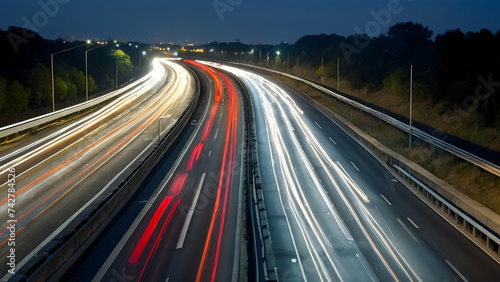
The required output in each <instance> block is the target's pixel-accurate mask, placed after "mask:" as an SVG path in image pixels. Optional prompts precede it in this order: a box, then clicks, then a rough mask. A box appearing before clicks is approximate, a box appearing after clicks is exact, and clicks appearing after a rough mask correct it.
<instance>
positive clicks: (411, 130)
mask: <svg viewBox="0 0 500 282" xmlns="http://www.w3.org/2000/svg"><path fill="white" fill-rule="evenodd" d="M384 51H385V52H386V53H389V54H392V55H395V56H398V57H400V58H402V57H401V56H399V55H398V54H394V53H392V52H389V51H387V50H384ZM412 104H413V64H410V120H409V121H408V126H409V127H410V130H409V134H408V148H409V149H410V150H411V139H412V135H413V126H412V124H413V123H412V121H411V118H412V116H411V115H412V107H413V106H412Z"/></svg>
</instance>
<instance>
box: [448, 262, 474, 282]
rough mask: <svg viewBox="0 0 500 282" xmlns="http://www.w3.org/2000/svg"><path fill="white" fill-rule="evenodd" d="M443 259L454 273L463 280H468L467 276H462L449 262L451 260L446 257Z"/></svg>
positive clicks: (466, 281) (467, 281)
mask: <svg viewBox="0 0 500 282" xmlns="http://www.w3.org/2000/svg"><path fill="white" fill-rule="evenodd" d="M444 261H445V262H446V263H447V264H448V265H449V266H450V267H451V269H453V271H455V273H456V274H457V275H458V276H460V278H462V280H463V281H465V282H469V280H467V278H465V276H463V275H462V273H460V271H458V269H456V268H455V267H454V266H453V264H451V262H450V261H448V260H447V259H446V260H444Z"/></svg>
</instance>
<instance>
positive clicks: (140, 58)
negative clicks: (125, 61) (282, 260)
mask: <svg viewBox="0 0 500 282" xmlns="http://www.w3.org/2000/svg"><path fill="white" fill-rule="evenodd" d="M144 56H146V51H142V56H139V68H141V63H142V57H144Z"/></svg>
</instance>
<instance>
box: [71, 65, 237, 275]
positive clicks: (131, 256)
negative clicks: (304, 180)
mask: <svg viewBox="0 0 500 282" xmlns="http://www.w3.org/2000/svg"><path fill="white" fill-rule="evenodd" d="M190 64H192V65H193V66H194V67H195V68H197V69H199V73H200V75H199V76H200V78H202V79H201V85H202V90H204V91H202V93H201V96H200V102H199V103H198V105H197V108H196V109H195V112H194V114H193V121H192V122H191V125H190V126H189V127H188V128H187V129H186V130H185V132H184V134H183V135H182V137H181V139H180V140H179V141H178V142H176V144H175V146H174V147H173V148H172V150H171V152H168V153H167V157H166V159H165V160H164V162H163V164H162V165H161V166H160V167H159V168H158V169H157V171H156V172H155V173H154V175H152V176H151V179H150V180H149V181H148V182H147V183H145V184H144V185H143V187H141V188H140V190H139V191H138V192H137V193H136V195H134V197H133V200H132V201H131V202H130V203H129V204H128V205H127V206H126V208H125V209H124V211H123V212H121V215H120V216H119V217H118V218H116V220H115V222H114V224H112V225H110V226H109V228H108V229H107V230H106V231H105V232H103V234H102V236H101V237H100V238H99V240H98V241H96V242H95V244H94V246H92V247H91V249H90V251H89V252H88V253H87V254H86V255H85V257H83V258H82V261H81V262H79V263H78V267H77V268H74V269H73V270H72V271H70V273H68V274H67V276H66V278H65V279H68V280H71V281H88V280H90V279H93V280H95V281H101V280H102V281H119V280H133V281H209V280H212V281H238V280H239V268H240V246H241V244H240V238H241V221H240V219H241V217H242V215H241V203H242V189H243V188H242V186H243V175H242V174H243V171H244V170H243V166H242V163H243V152H242V148H244V142H245V141H244V139H243V137H244V130H245V129H244V128H243V118H242V104H241V96H240V95H241V93H240V91H241V89H239V88H238V86H237V85H235V82H234V81H233V80H232V79H231V78H230V77H228V76H226V75H224V74H223V73H220V72H217V71H214V70H211V69H210V68H207V67H206V66H204V65H200V64H197V63H195V62H190ZM243 263H245V262H243ZM243 275H245V274H244V273H243Z"/></svg>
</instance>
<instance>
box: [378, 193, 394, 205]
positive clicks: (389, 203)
mask: <svg viewBox="0 0 500 282" xmlns="http://www.w3.org/2000/svg"><path fill="white" fill-rule="evenodd" d="M380 197H382V199H384V200H385V201H386V202H387V204H388V205H389V206H392V204H391V202H389V200H387V198H386V197H384V195H382V194H380Z"/></svg>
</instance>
